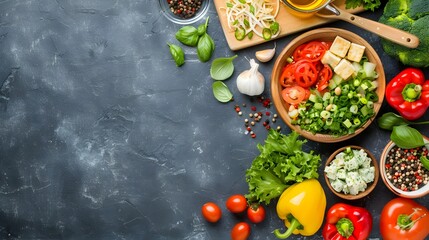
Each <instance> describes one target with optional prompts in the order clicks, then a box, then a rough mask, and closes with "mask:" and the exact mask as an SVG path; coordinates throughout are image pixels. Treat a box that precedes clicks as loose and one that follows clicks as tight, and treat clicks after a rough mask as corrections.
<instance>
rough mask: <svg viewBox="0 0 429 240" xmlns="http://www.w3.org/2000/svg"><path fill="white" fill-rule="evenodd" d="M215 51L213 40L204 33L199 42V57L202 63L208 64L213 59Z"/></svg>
mask: <svg viewBox="0 0 429 240" xmlns="http://www.w3.org/2000/svg"><path fill="white" fill-rule="evenodd" d="M214 50H215V45H214V41H213V39H212V38H211V37H210V35H208V34H207V33H204V34H203V35H202V36H201V37H200V39H199V40H198V45H197V55H198V58H199V59H200V61H201V62H207V61H208V60H210V58H211V57H212V54H213V52H214Z"/></svg>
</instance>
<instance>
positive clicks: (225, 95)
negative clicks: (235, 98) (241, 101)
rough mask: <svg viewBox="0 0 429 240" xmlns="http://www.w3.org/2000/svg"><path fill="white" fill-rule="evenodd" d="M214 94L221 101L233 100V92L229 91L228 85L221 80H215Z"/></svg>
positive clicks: (213, 85)
mask: <svg viewBox="0 0 429 240" xmlns="http://www.w3.org/2000/svg"><path fill="white" fill-rule="evenodd" d="M212 88H213V95H214V97H215V98H216V99H217V100H218V101H219V102H223V103H226V102H229V101H231V100H232V93H231V91H229V88H228V86H226V85H225V84H224V83H223V82H221V81H215V82H214V83H213V84H212Z"/></svg>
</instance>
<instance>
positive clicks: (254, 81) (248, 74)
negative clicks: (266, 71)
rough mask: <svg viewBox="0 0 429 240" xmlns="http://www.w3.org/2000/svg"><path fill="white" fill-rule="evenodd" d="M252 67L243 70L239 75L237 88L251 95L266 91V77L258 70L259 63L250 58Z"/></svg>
mask: <svg viewBox="0 0 429 240" xmlns="http://www.w3.org/2000/svg"><path fill="white" fill-rule="evenodd" d="M249 62H250V69H249V70H246V71H243V72H242V73H240V75H238V77H237V88H238V91H240V93H242V94H246V95H249V96H257V95H261V94H262V93H263V92H264V87H265V78H264V76H263V75H262V74H261V73H260V72H259V71H258V67H259V64H257V63H256V62H255V60H254V59H250V61H249Z"/></svg>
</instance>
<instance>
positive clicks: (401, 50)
mask: <svg viewBox="0 0 429 240" xmlns="http://www.w3.org/2000/svg"><path fill="white" fill-rule="evenodd" d="M379 22H381V23H384V24H387V25H389V26H392V27H395V28H399V29H402V30H404V31H407V32H410V33H412V34H414V35H416V36H417V37H418V38H419V40H420V44H419V46H418V47H417V48H415V49H411V48H407V47H403V46H401V45H398V44H396V43H393V42H391V41H388V40H386V39H382V40H381V43H382V46H383V50H384V51H385V52H386V53H387V54H388V55H390V56H392V57H395V58H397V59H398V60H399V61H401V62H402V63H403V64H404V65H410V66H414V67H428V66H429V31H427V27H428V25H429V1H427V0H390V1H389V2H387V4H386V6H385V8H384V12H383V15H382V16H381V17H380V19H379Z"/></svg>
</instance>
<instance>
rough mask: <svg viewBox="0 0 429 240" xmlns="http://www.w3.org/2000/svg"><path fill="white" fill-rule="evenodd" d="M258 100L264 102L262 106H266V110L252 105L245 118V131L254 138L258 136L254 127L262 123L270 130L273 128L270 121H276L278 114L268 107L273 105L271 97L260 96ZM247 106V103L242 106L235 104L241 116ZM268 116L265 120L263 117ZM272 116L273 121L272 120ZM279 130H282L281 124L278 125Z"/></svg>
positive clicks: (236, 110)
mask: <svg viewBox="0 0 429 240" xmlns="http://www.w3.org/2000/svg"><path fill="white" fill-rule="evenodd" d="M257 101H258V102H259V103H260V104H262V106H263V107H264V108H265V110H264V111H260V110H258V109H257V107H256V106H251V107H250V111H251V112H250V113H249V114H248V117H246V118H245V119H244V127H245V129H246V131H245V132H244V133H245V134H246V135H247V134H248V135H250V137H252V138H256V133H255V132H254V130H253V127H254V126H255V125H256V124H257V123H261V122H262V125H263V126H264V128H265V129H266V130H270V129H271V124H270V123H275V122H276V121H277V118H278V115H277V114H276V113H274V114H272V113H271V111H268V109H269V108H270V106H271V104H272V103H271V99H269V98H266V97H264V96H260V97H258V98H257ZM245 107H247V105H246V104H245V103H243V104H242V106H239V105H238V104H236V105H235V106H234V110H235V112H237V114H238V115H239V116H243V109H242V108H245ZM264 117H265V118H266V119H265V120H264V119H263V118H264ZM270 117H272V118H271V121H270ZM276 130H277V131H280V130H281V127H280V126H277V127H276Z"/></svg>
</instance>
